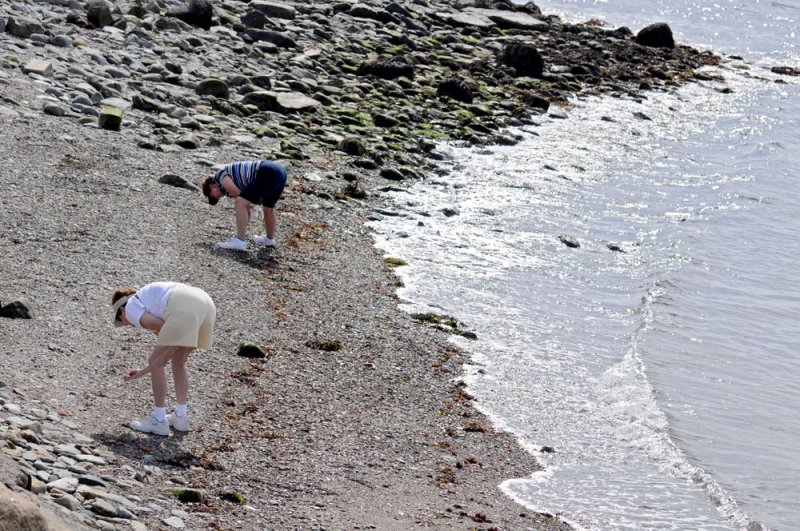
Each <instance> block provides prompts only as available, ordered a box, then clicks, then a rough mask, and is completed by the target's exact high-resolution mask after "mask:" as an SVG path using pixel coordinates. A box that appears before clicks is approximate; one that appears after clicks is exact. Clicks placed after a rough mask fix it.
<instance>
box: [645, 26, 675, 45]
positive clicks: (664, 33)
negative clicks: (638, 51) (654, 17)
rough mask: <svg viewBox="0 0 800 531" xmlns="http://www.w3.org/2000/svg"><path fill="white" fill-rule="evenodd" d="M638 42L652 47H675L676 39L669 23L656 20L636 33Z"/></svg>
mask: <svg viewBox="0 0 800 531" xmlns="http://www.w3.org/2000/svg"><path fill="white" fill-rule="evenodd" d="M636 42H637V43H638V44H641V45H642V46H650V47H651V48H675V39H674V38H673V37H672V29H671V28H670V27H669V25H668V24H665V23H663V22H656V23H655V24H650V25H649V26H647V27H646V28H643V29H642V30H641V31H640V32H639V33H637V34H636Z"/></svg>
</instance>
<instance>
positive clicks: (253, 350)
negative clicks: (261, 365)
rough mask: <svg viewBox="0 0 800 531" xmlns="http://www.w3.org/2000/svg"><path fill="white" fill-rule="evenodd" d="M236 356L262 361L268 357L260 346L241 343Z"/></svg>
mask: <svg viewBox="0 0 800 531" xmlns="http://www.w3.org/2000/svg"><path fill="white" fill-rule="evenodd" d="M236 355H237V356H241V357H242V358H251V359H260V358H266V357H267V355H266V354H265V353H264V351H263V350H261V349H260V348H258V346H257V345H255V344H253V343H239V346H238V347H237V348H236Z"/></svg>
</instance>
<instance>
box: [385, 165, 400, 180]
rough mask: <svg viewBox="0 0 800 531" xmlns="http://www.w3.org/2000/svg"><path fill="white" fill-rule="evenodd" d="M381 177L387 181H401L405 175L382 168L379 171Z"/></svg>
mask: <svg viewBox="0 0 800 531" xmlns="http://www.w3.org/2000/svg"><path fill="white" fill-rule="evenodd" d="M381 177H383V178H384V179H387V180H389V181H402V180H403V179H405V175H403V174H402V172H400V170H398V169H396V168H384V169H382V170H381Z"/></svg>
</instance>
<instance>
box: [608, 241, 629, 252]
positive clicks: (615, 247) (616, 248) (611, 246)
mask: <svg viewBox="0 0 800 531" xmlns="http://www.w3.org/2000/svg"><path fill="white" fill-rule="evenodd" d="M606 247H608V248H609V249H610V250H612V251H614V252H616V253H624V252H625V250H624V249H623V248H622V247H620V246H619V245H617V244H616V243H609V244H606Z"/></svg>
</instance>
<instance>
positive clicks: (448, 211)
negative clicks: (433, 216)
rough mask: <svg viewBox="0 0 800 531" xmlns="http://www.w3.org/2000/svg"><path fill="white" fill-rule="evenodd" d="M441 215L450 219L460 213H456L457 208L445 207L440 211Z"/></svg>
mask: <svg viewBox="0 0 800 531" xmlns="http://www.w3.org/2000/svg"><path fill="white" fill-rule="evenodd" d="M442 214H444V215H445V217H448V218H451V217H453V216H457V215H459V214H460V212H459V211H458V209H457V208H450V207H445V208H443V209H442Z"/></svg>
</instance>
